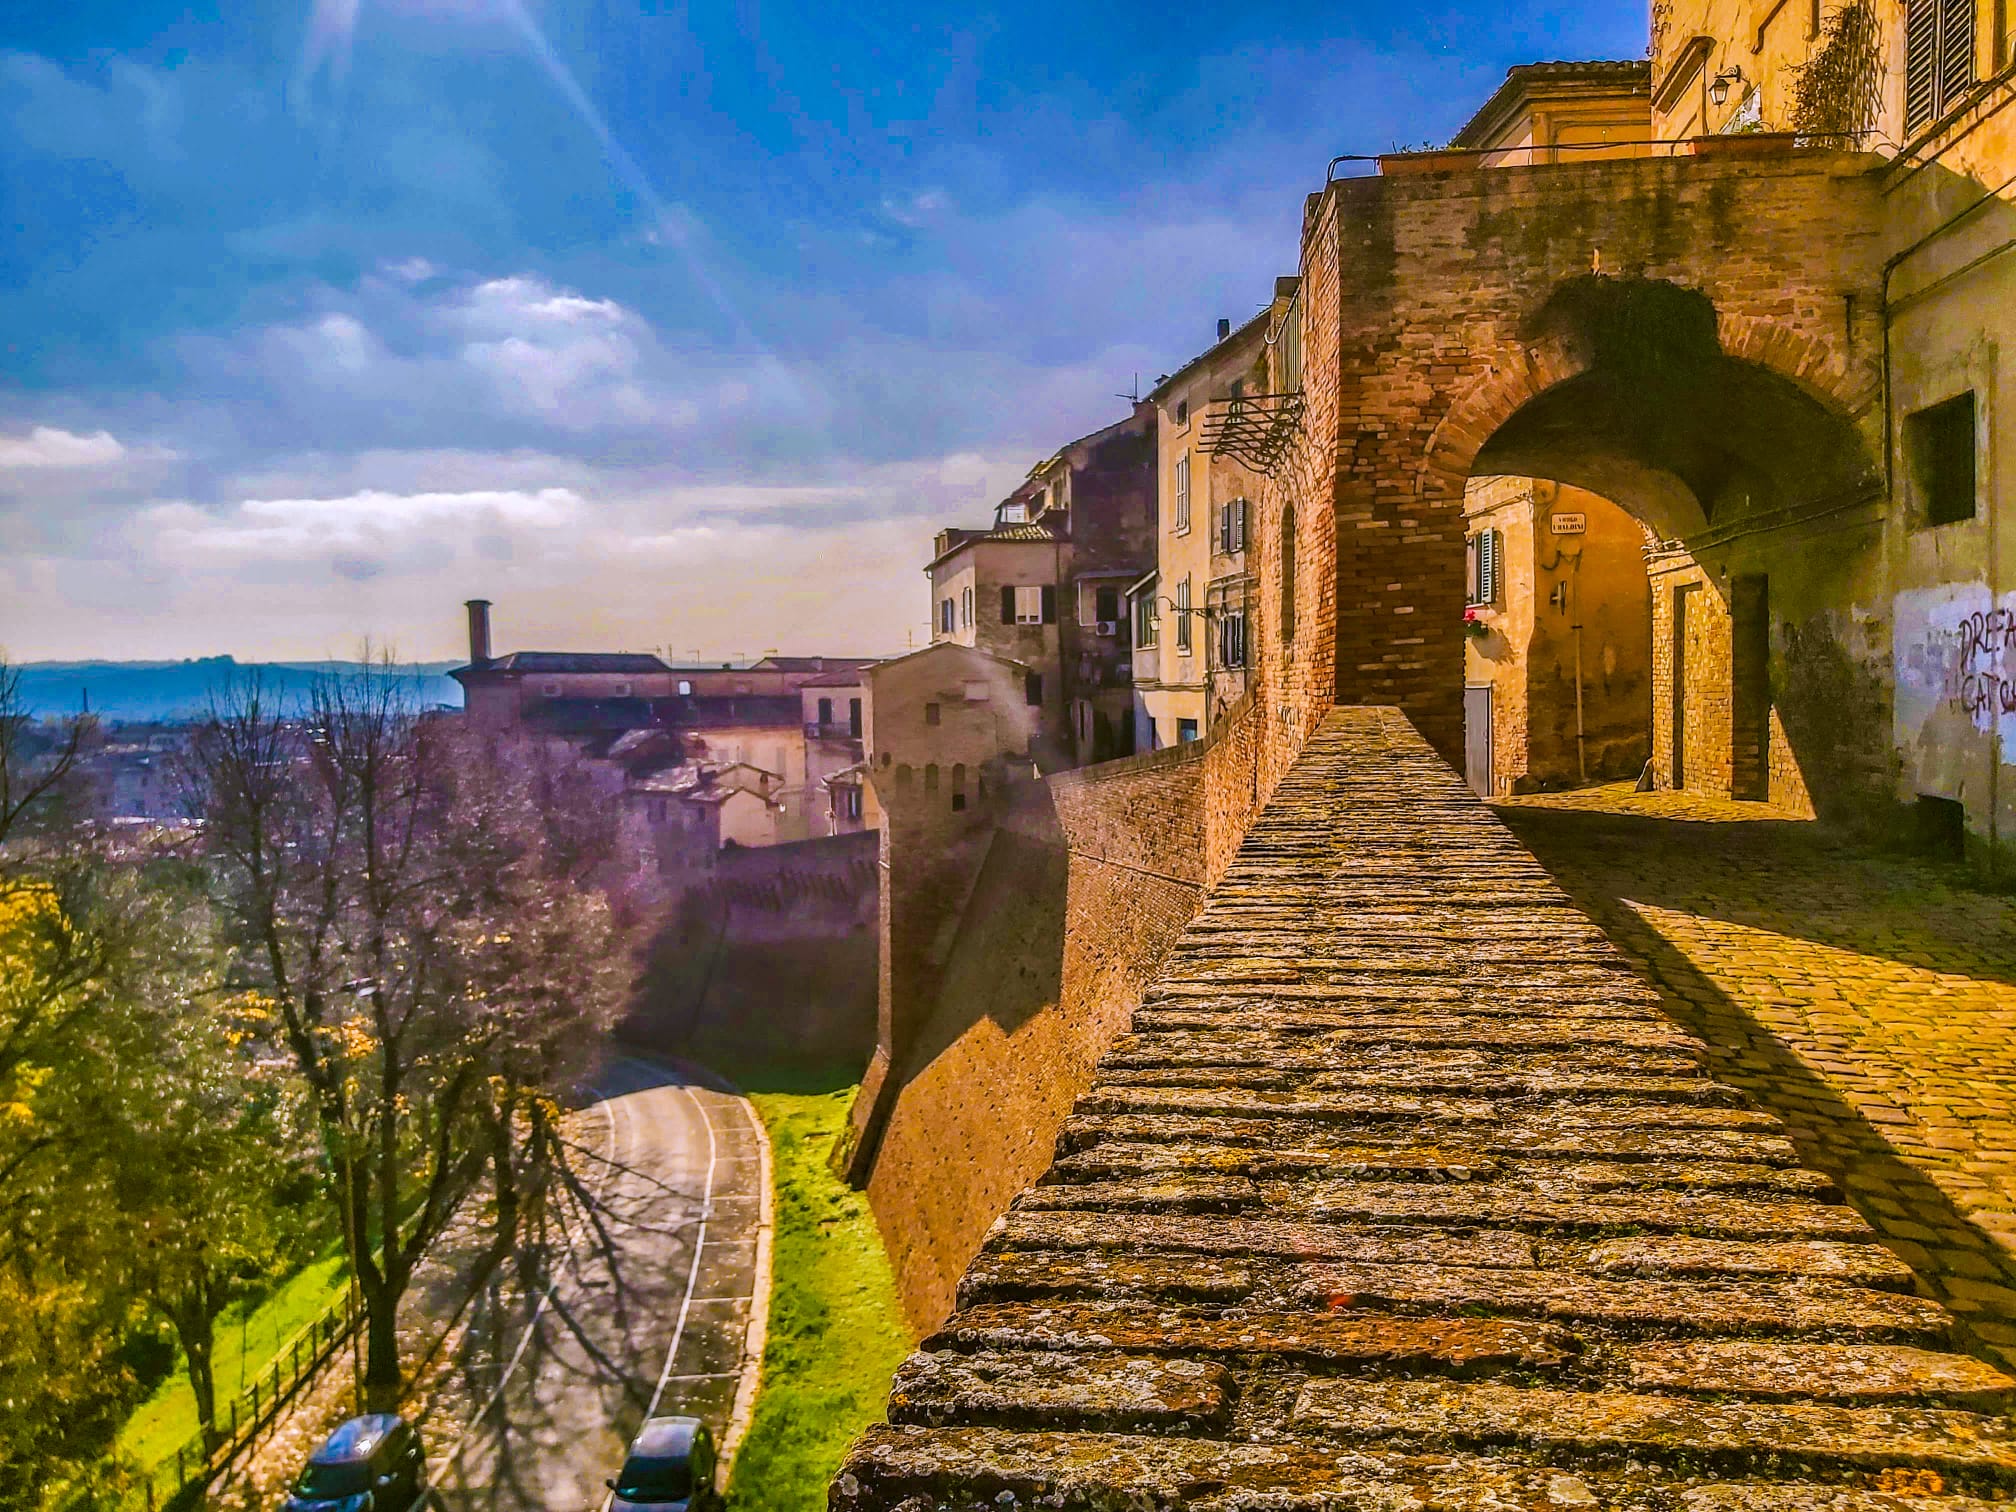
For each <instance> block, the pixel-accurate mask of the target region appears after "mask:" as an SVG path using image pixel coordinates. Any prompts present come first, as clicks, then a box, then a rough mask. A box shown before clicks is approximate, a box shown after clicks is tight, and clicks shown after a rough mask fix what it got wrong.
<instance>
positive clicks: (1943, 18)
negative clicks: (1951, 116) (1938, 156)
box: [1904, 0, 1976, 131]
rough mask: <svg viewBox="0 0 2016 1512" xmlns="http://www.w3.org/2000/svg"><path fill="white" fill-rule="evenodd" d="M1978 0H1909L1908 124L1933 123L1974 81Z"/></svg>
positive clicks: (1906, 24)
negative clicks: (1976, 8) (1975, 9)
mask: <svg viewBox="0 0 2016 1512" xmlns="http://www.w3.org/2000/svg"><path fill="white" fill-rule="evenodd" d="M1975 5H1976V0H1905V3H1904V129H1905V130H1906V131H1916V130H1917V129H1918V128H1919V127H1921V126H1927V125H1930V124H1931V123H1932V122H1933V121H1936V120H1938V119H1939V117H1941V116H1943V115H1945V114H1946V112H1947V111H1949V110H1952V109H1953V108H1954V107H1955V106H1957V105H1958V104H1959V103H1960V102H1961V100H1963V99H1964V98H1966V95H1967V91H1968V90H1970V89H1972V88H1973V87H1974V8H1975Z"/></svg>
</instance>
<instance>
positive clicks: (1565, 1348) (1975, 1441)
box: [831, 709, 2016, 1512]
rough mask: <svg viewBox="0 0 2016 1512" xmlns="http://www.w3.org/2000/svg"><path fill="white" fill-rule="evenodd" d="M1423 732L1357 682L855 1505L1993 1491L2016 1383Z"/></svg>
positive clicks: (998, 1259) (936, 1341)
mask: <svg viewBox="0 0 2016 1512" xmlns="http://www.w3.org/2000/svg"><path fill="white" fill-rule="evenodd" d="M1706 1059H1707V1051H1706V1050H1705V1048H1704V1047H1703V1046H1702V1045H1701V1044H1700V1043H1699V1042H1698V1041H1697V1040H1696V1039H1694V1038H1693V1037H1692V1036H1691V1035H1689V1034H1688V1033H1686V1032H1685V1031H1683V1030H1682V1029H1681V1028H1680V1027H1679V1026H1677V1025H1676V1024H1675V1023H1674V1022H1673V1020H1672V1019H1671V1018H1670V1017H1668V1016H1667V1014H1666V1013H1664V1012H1662V1010H1661V1000H1660V996H1659V994H1658V993H1657V992H1656V991H1654V990H1653V988H1652V987H1650V986H1649V985H1648V984H1647V983H1646V982H1645V981H1644V980H1643V979H1642V978H1641V977H1640V976H1639V975H1638V974H1637V973H1636V972H1635V971H1634V970H1633V969H1632V968H1631V967H1630V965H1629V964H1628V962H1627V961H1626V960H1625V959H1624V957H1623V956H1621V955H1620V954H1619V952H1618V951H1617V950H1616V949H1615V948H1614V947H1613V946H1612V945H1611V944H1610V943H1609V942H1608V941H1607V940H1606V939H1605V938H1604V937H1603V935H1602V934H1601V933H1600V932H1599V931H1598V930H1597V929H1596V928H1595V926H1593V925H1592V924H1591V923H1590V922H1589V920H1588V919H1587V918H1586V917H1584V915H1583V914H1582V913H1580V912H1579V911H1577V909H1576V908H1575V907H1574V906H1573V904H1572V903H1571V902H1570V900H1569V898H1568V897H1567V896H1566V895H1565V894H1564V893H1563V892H1562V891H1561V889H1559V888H1558V887H1556V886H1555V885H1554V884H1553V883H1552V882H1551V881H1550V880H1549V879H1548V877H1547V876H1546V874H1545V873H1544V872H1543V871H1542V870H1541V868H1540V867H1539V865H1538V864H1537V863H1536V862H1535V861H1534V859H1533V858H1532V856H1531V854H1530V853H1529V852H1528V851H1526V850H1525V849H1524V848H1523V847H1522V846H1520V845H1519V844H1518V843H1517V841H1516V840H1515V839H1514V838H1513V836H1512V835H1511V834H1510V833H1509V832H1508V831H1507V829H1506V828H1505V827H1504V826H1503V825H1501V824H1500V823H1498V822H1497V821H1496V820H1495V819H1494V818H1493V817H1492V815H1491V813H1490V812H1489V811H1488V810H1487V809H1485V808H1484V807H1483V806H1482V805H1481V804H1480V803H1478V801H1477V800H1476V799H1475V798H1474V797H1472V796H1471V795H1470V794H1469V792H1468V791H1467V789H1465V788H1464V787H1463V786H1462V784H1461V783H1460V782H1459V781H1458V780H1457V779H1456V777H1455V776H1454V774H1453V773H1451V772H1450V770H1449V768H1448V767H1447V766H1446V765H1445V764H1444V763H1443V762H1442V761H1441V760H1440V759H1439V758H1437V757H1436V756H1435V755H1434V754H1433V752H1432V751H1430V750H1429V748H1428V747H1427V745H1426V744H1425V743H1424V742H1423V741H1422V740H1421V739H1420V738H1419V736H1418V735H1417V734H1416V733H1415V732H1414V731H1413V729H1412V728H1411V727H1410V726H1409V725H1407V723H1406V722H1405V721H1404V720H1403V719H1402V718H1401V717H1400V716H1399V715H1398V714H1397V713H1394V712H1392V711H1385V710H1371V709H1353V710H1339V711H1337V712H1336V713H1335V714H1333V715H1332V716H1331V718H1330V719H1329V720H1328V721H1326V722H1325V724H1324V726H1323V728H1322V729H1321V730H1320V731H1319V732H1318V733H1317V735H1316V737H1315V738H1314V739H1313V740H1312V741H1311V742H1310V745H1309V747H1308V749H1307V750H1306V751H1305V752H1304V754H1303V757H1302V759H1301V760H1300V761H1299V762H1298V764H1297V765H1296V767H1295V769H1294V771H1293V772H1291V773H1290V774H1289V776H1288V778H1287V780H1286V781H1284V783H1283V784H1282V787H1281V789H1280V791H1279V792H1278V793H1277V794H1276V796H1275V799H1274V801H1273V802H1272V803H1271V804H1270V805H1269V807H1268V808H1267V810H1266V812H1265V813H1264V814H1263V815H1262V816H1261V818H1260V820H1259V822H1258V823H1257V824H1256V825H1255V826H1254V829H1253V831H1252V833H1251V835H1250V836H1249V837H1248V839H1247V841H1246V843H1245V845H1244V846H1243V847H1242V849H1241V851H1240V853H1239V856H1238V857H1237V859H1236V860H1235V862H1234V864H1233V866H1232V867H1231V869H1230V870H1229V871H1228V873H1227V875H1226V877H1225V880H1224V882H1223V883H1222V884H1221V886H1220V887H1219V888H1218V889H1217V890H1216V891H1215V892H1214V894H1213V896H1212V897H1211V899H1210V901H1209V902H1208V903H1207V905H1206V907H1205V909H1204V910H1203V912H1202V913H1201V914H1200V915H1199V916H1198V918H1197V919H1196V920H1195V921H1194V922H1193V923H1192V924H1191V925H1190V926H1189V927H1188V928H1187V929H1186V930H1185V931H1184V933H1183V935H1182V937H1181V938H1180V939H1179V941H1178V943H1177V944H1176V946H1175V947H1174V948H1173V949H1172V951H1171V952H1170V954H1169V956H1168V957H1167V958H1166V959H1165V961H1164V962H1163V965H1162V967H1161V969H1160V971H1159V973H1158V975H1157V977H1156V979H1155V980H1154V982H1153V983H1152V984H1151V985H1150V987H1149V989H1148V991H1147V993H1146V994H1145V996H1144V999H1143V1001H1142V1003H1141V1005H1140V1007H1139V1008H1138V1009H1137V1011H1136V1012H1135V1014H1134V1018H1133V1022H1132V1027H1131V1032H1130V1033H1129V1034H1127V1035H1124V1036H1122V1037H1121V1038H1120V1039H1119V1040H1118V1041H1117V1042H1116V1044H1115V1045H1114V1047H1113V1049H1112V1050H1111V1052H1110V1053H1109V1054H1108V1055H1107V1057H1106V1058H1105V1060H1104V1061H1103V1062H1102V1063H1101V1066H1100V1069H1099V1071H1098V1074H1097V1076H1096V1078H1095V1081H1094V1084H1093V1086H1092V1088H1091V1089H1090V1090H1089V1091H1088V1092H1087V1093H1086V1094H1085V1095H1084V1096H1083V1097H1082V1098H1080V1099H1079V1101H1078V1103H1077V1105H1076V1108H1075V1110H1074V1112H1073V1114H1072V1116H1071V1117H1070V1119H1068V1120H1067V1122H1066V1124H1065V1126H1064V1130H1063V1132H1062V1134H1061V1136H1060V1140H1059V1152H1058V1159H1057V1161H1056V1163H1055V1164H1054V1165H1053V1166H1052V1167H1051V1169H1050V1171H1049V1172H1048V1173H1047V1174H1046V1175H1045V1176H1044V1177H1043V1179H1042V1180H1041V1181H1040V1182H1039V1183H1038V1184H1037V1185H1035V1186H1033V1187H1030V1188H1029V1189H1027V1190H1026V1191H1024V1192H1023V1193H1022V1194H1021V1196H1020V1197H1018V1198H1017V1199H1016V1201H1015V1202H1014V1204H1013V1205H1012V1207H1011V1208H1010V1210H1009V1212H1008V1213H1007V1214H1006V1215H1005V1216H1004V1217H1003V1219H1002V1220H1001V1221H1000V1222H999V1223H998V1224H996V1226H995V1228H994V1229H993V1231H992V1232H991V1233H990V1235H989V1237H988V1240H987V1243H986V1245H985V1247H984V1248H983V1250H982V1252H981V1254H980V1255H979V1257H978V1258H977V1259H976V1260H975V1262H974V1263H973V1265H972V1267H971V1268H970V1269H969V1270H968V1272H967V1274H966V1276H965V1277H964V1279H963V1280H962V1282H961V1284H960V1288H959V1307H958V1309H957V1310H956V1311H955V1312H954V1313H953V1315H952V1317H951V1318H950V1319H949V1320H947V1322H946V1324H945V1326H944V1327H943V1328H942V1329H941V1330H940V1331H939V1332H938V1333H937V1334H936V1335H934V1336H933V1337H932V1338H930V1339H927V1340H926V1341H925V1344H924V1347H923V1349H922V1350H921V1351H920V1352H919V1353H918V1354H916V1355H915V1356H913V1357H912V1358H911V1359H910V1360H909V1361H908V1362H906V1364H905V1365H904V1366H903V1367H902V1369H901V1370H900V1371H899V1372H898V1374H897V1378H896V1381H895V1383H894V1385H893V1387H892V1391H891V1396H890V1411H889V1419H890V1420H889V1423H888V1424H887V1425H885V1426H882V1427H879V1428H875V1429H871V1430H870V1431H869V1432H868V1433H867V1434H866V1435H865V1436H864V1437H863V1438H862V1440H861V1441H860V1442H859V1443H857V1444H856V1445H855V1447H854V1449H853V1451H852V1453H851V1454H850V1456H849V1459H848V1461H847V1463H846V1465H845V1466H844V1467H843V1470H842V1472H841V1474H840V1476H839V1477H838V1478H837V1479H836V1481H835V1484H834V1490H833V1497H832V1502H831V1506H832V1508H833V1509H834V1512H870V1509H874V1512H883V1509H899V1508H900V1509H902V1512H936V1509H952V1508H959V1509H978V1508H981V1507H991V1508H995V1509H1000V1512H1010V1509H1013V1508H1014V1507H1016V1506H1018V1505H1022V1504H1025V1503H1026V1504H1029V1505H1032V1506H1040V1507H1046V1508H1047V1507H1056V1508H1083V1509H1088V1512H1089V1509H1092V1508H1099V1509H1114V1508H1123V1507H1124V1508H1128V1509H1130V1512H1147V1509H1161V1508H1176V1507H1209V1508H1216V1509H1226V1512H1232V1509H1239V1512H1248V1509H1250V1512H1261V1509H1270V1512H1285V1509H1290V1508H1296V1509H1302V1508H1308V1509H1315V1508H1337V1509H1344V1508H1354V1509H1367V1512H1371V1509H1381V1512H1399V1509H1429V1508H1451V1509H1453V1508H1484V1507H1489V1508H1494V1509H1504V1512H1511V1509H1525V1512H1539V1509H1543V1508H1551V1509H1560V1512H1570V1509H1580V1508H1598V1507H1604V1508H1617V1509H1623V1512H1739V1509H1743V1512H1904V1509H1907V1508H1909V1507H1910V1506H1911V1505H1912V1504H1911V1503H1910V1502H1909V1501H1907V1500H1905V1498H1907V1497H1926V1496H1938V1497H1939V1498H1940V1500H1938V1501H1937V1502H1934V1503H1929V1504H1928V1503H1924V1502H1919V1503H1918V1504H1917V1505H1918V1506H1919V1508H1921V1509H1922V1512H1935V1509H1936V1512H1976V1509H1979V1512H1986V1509H1987V1508H1988V1507H1989V1506H1990V1505H1992V1503H1993V1501H1994V1500H1998V1499H1999V1500H2006V1499H2008V1498H2009V1497H2010V1496H2011V1494H2012V1493H2016V1425H2012V1424H2011V1423H2010V1421H2009V1420H2008V1418H2007V1416H2006V1411H2007V1409H2008V1407H2009V1406H2010V1404H2011V1402H2012V1399H2016V1380H2012V1379H2011V1378H2010V1377H2009V1376H2007V1375H2005V1374H2003V1373H2002V1372H2000V1371H1998V1370H1997V1369H1995V1368H1994V1367H1992V1366H1991V1365H1989V1364H1987V1363H1985V1362H1984V1361H1982V1360H1980V1359H1978V1358H1975V1357H1973V1356H1971V1355H1968V1354H1964V1353H1960V1352H1957V1351H1955V1350H1954V1349H1953V1348H1952V1341H1953V1333H1954V1322H1953V1317H1952V1315H1951V1314H1950V1313H1948V1312H1947V1311H1946V1310H1945V1309H1943V1308H1941V1307H1940V1306H1939V1305H1938V1304H1937V1303H1936V1302H1934V1301H1931V1300H1929V1299H1927V1298H1923V1297H1920V1296H1916V1295H1913V1291H1912V1284H1913V1277H1912V1272H1911V1270H1910V1269H1909V1267H1908V1266H1906V1265H1905V1264H1904V1263H1903V1262H1902V1261H1900V1260H1899V1259H1898V1258H1897V1257H1896V1256H1895V1255H1893V1254H1892V1253H1891V1252H1890V1251H1889V1250H1888V1249H1886V1248H1885V1247H1884V1245H1883V1244H1881V1243H1879V1242H1877V1235H1876V1233H1875V1232H1874V1231H1873V1230H1872V1229H1871V1228H1870V1226H1869V1225H1868V1224H1867V1223H1866V1222H1865V1221H1863V1219H1862V1218H1861V1217H1860V1216H1859V1215H1858V1214H1857V1213H1856V1212H1855V1211H1854V1210H1853V1209H1852V1208H1850V1207H1848V1206H1846V1205H1844V1204H1843V1203H1841V1202H1840V1201H1839V1198H1838V1194H1837V1193H1836V1192H1835V1189H1834V1184H1833V1183H1832V1182H1831V1181H1829V1180H1828V1178H1827V1177H1826V1176H1824V1175H1822V1174H1819V1173H1816V1172H1813V1171H1810V1170H1807V1169H1804V1168H1802V1166H1801V1165H1800V1163H1799V1160H1798V1155H1797V1152H1796V1150H1795V1148H1794V1146H1793V1144H1792V1143H1791V1142H1790V1141H1789V1140H1788V1139H1787V1138H1786V1137H1785V1128H1784V1125H1783V1124H1782V1123H1781V1122H1780V1120H1779V1119H1778V1118H1776V1117H1774V1116H1773V1115H1772V1114H1770V1113H1768V1112H1765V1111H1761V1110H1759V1109H1758V1108H1756V1107H1755V1106H1753V1105H1752V1104H1751V1103H1750V1102H1749V1101H1748V1100H1747V1099H1746V1098H1745V1097H1744V1096H1743V1095H1742V1093H1741V1092H1739V1091H1738V1090H1736V1089H1734V1088H1732V1087H1731V1086H1729V1085H1728V1084H1727V1083H1726V1082H1724V1081H1721V1080H1718V1079H1717V1078H1715V1077H1714V1076H1712V1075H1711V1074H1710V1073H1709V1072H1708V1070H1707V1069H1705V1066H1704V1062H1705V1061H1706Z"/></svg>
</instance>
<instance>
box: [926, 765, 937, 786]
mask: <svg viewBox="0 0 2016 1512" xmlns="http://www.w3.org/2000/svg"><path fill="white" fill-rule="evenodd" d="M924 791H925V792H927V793H935V792H937V791H938V763H937V762H935V761H934V762H932V763H931V764H930V765H928V766H926V767H925V768H924Z"/></svg>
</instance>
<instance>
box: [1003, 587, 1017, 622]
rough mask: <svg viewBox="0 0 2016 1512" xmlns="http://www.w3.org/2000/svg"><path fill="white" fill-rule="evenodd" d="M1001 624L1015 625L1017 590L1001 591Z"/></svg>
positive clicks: (1004, 589) (1005, 589)
mask: <svg viewBox="0 0 2016 1512" xmlns="http://www.w3.org/2000/svg"><path fill="white" fill-rule="evenodd" d="M1001 623H1002V624H1004V625H1012V624H1014V623H1015V590H1014V589H1013V588H1003V589H1002V590H1001Z"/></svg>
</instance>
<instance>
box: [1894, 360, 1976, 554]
mask: <svg viewBox="0 0 2016 1512" xmlns="http://www.w3.org/2000/svg"><path fill="white" fill-rule="evenodd" d="M1904 452H1905V456H1906V457H1907V458H1908V459H1909V461H1910V464H1911V479H1912V482H1913V483H1914V484H1915V485H1916V486H1917V490H1918V497H1919V499H1920V501H1922V503H1923V506H1924V521H1925V523H1926V524H1927V525H1951V524H1954V523H1955V522H1957V521H1960V520H1971V519H1973V518H1974V509H1975V478H1974V391H1973V390H1972V389H1969V390H1968V391H1967V392H1966V393H1964V394H1961V395H1960V396H1959V397H1957V398H1954V399H1948V400H1947V401H1946V402H1945V403H1943V404H1935V405H1933V406H1932V407H1931V408H1930V409H1922V410H1919V411H1918V412H1917V413H1916V414H1915V415H1908V416H1906V417H1905V420H1904Z"/></svg>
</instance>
